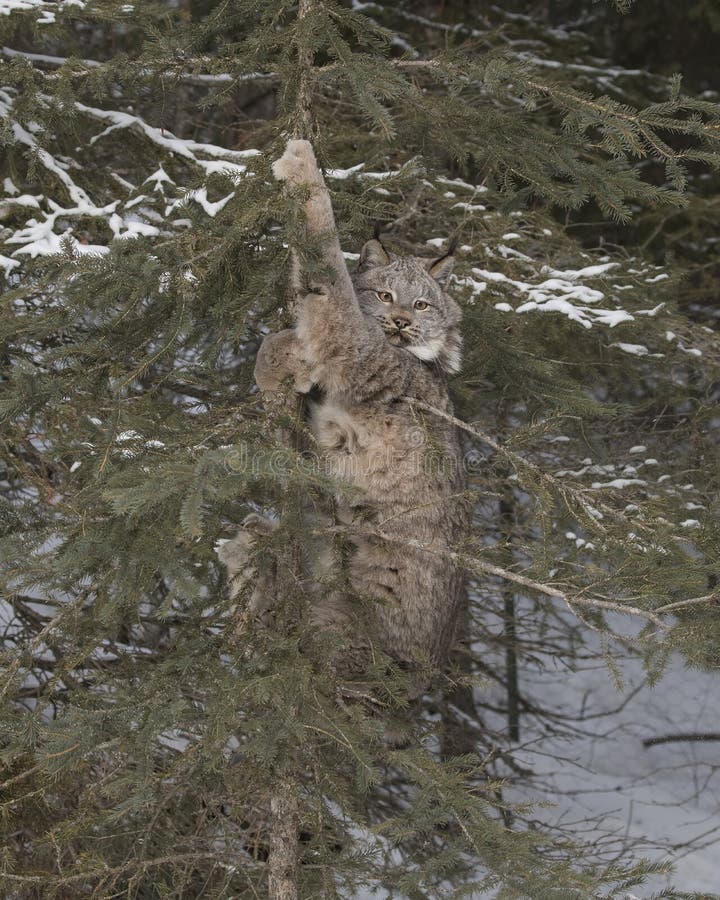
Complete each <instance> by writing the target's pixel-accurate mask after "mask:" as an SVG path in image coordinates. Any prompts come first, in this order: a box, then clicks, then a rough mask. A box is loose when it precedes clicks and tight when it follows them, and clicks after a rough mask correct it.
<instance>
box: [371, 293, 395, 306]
mask: <svg viewBox="0 0 720 900" xmlns="http://www.w3.org/2000/svg"><path fill="white" fill-rule="evenodd" d="M375 293H376V294H377V298H378V300H382V302H383V303H392V302H393V295H392V294H391V293H390V291H376V292H375Z"/></svg>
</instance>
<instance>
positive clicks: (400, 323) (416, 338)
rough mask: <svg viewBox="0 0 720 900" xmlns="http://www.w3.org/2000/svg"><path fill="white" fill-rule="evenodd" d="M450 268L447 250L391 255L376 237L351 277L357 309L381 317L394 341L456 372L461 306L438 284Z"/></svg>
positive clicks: (457, 367) (420, 357) (365, 250)
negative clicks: (433, 255) (428, 255)
mask: <svg viewBox="0 0 720 900" xmlns="http://www.w3.org/2000/svg"><path fill="white" fill-rule="evenodd" d="M451 269H452V257H451V256H448V257H442V258H441V259H439V260H426V259H420V258H418V257H416V256H407V257H399V258H392V257H391V256H390V255H389V254H388V253H387V251H386V250H385V248H384V247H383V246H382V244H380V242H379V241H368V243H367V244H366V245H365V246H364V247H363V251H362V253H361V255H360V266H359V269H358V272H357V274H356V275H355V277H354V279H353V281H354V284H355V290H356V293H357V297H358V302H359V304H360V308H361V310H362V311H363V313H365V315H367V316H372V317H373V318H374V319H375V320H376V321H377V322H379V324H380V326H381V327H382V329H383V331H384V332H385V334H386V335H387V339H388V341H389V342H390V343H391V344H392V345H393V346H395V347H402V348H404V349H405V350H407V351H408V352H410V353H412V354H413V355H414V356H417V358H418V359H422V360H424V361H426V362H435V363H437V364H438V365H439V366H440V367H441V368H442V369H444V370H445V371H446V372H457V371H458V369H459V368H460V335H459V333H458V331H457V325H458V322H459V321H460V308H459V306H458V305H457V303H455V301H454V300H453V299H452V298H451V297H450V296H448V294H446V293H445V291H444V290H443V288H442V282H444V281H445V279H446V278H447V276H448V275H449V274H450V271H451Z"/></svg>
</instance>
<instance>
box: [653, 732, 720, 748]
mask: <svg viewBox="0 0 720 900" xmlns="http://www.w3.org/2000/svg"><path fill="white" fill-rule="evenodd" d="M680 741H697V742H700V741H720V732H717V731H708V732H704V733H703V732H690V733H688V734H682V733H678V734H665V735H662V736H660V737H651V738H645V740H644V741H643V747H655V746H656V745H657V744H674V743H675V742H680Z"/></svg>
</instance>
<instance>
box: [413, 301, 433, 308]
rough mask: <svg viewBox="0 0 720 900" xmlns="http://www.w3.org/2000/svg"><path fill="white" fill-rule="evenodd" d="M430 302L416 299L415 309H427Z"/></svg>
mask: <svg viewBox="0 0 720 900" xmlns="http://www.w3.org/2000/svg"><path fill="white" fill-rule="evenodd" d="M429 305H430V304H429V303H426V302H425V300H416V301H415V304H414V306H415V309H427V308H428V306H429Z"/></svg>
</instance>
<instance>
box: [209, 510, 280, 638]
mask: <svg viewBox="0 0 720 900" xmlns="http://www.w3.org/2000/svg"><path fill="white" fill-rule="evenodd" d="M276 527H277V525H276V524H275V522H273V521H272V520H271V519H267V518H265V516H261V515H258V514H257V513H250V515H249V516H246V517H245V519H244V520H243V523H242V528H241V529H240V531H238V533H237V534H236V535H235V537H234V538H230V540H228V541H224V542H223V543H222V544H220V545H219V546H218V547H217V548H216V552H217V555H218V558H219V560H220V562H221V563H223V565H224V566H225V567H226V568H227V571H228V576H229V582H230V596H231V598H232V599H233V600H234V599H236V598H237V597H238V596H239V595H240V594H241V593H242V591H243V589H244V587H245V585H246V584H248V583H249V582H253V583H254V588H253V591H252V594H251V595H250V599H249V601H248V605H247V613H248V614H249V616H250V617H252V618H256V619H259V620H260V621H265V620H266V619H267V616H268V614H269V613H270V612H271V610H272V607H273V605H274V603H275V594H276V580H277V579H276V571H275V565H274V564H270V565H269V566H268V567H267V568H266V570H265V571H264V572H259V571H258V570H257V569H256V568H255V565H254V564H253V562H252V557H253V550H254V544H255V539H256V538H257V536H258V535H262V534H270V533H271V532H272V531H274V529H275V528H276Z"/></svg>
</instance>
